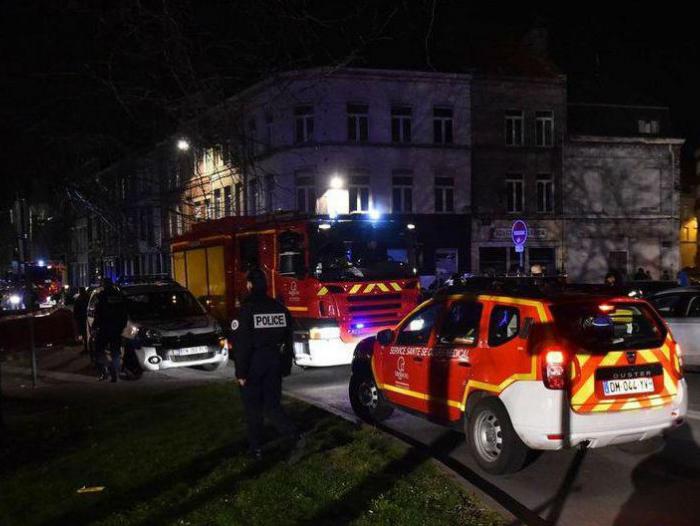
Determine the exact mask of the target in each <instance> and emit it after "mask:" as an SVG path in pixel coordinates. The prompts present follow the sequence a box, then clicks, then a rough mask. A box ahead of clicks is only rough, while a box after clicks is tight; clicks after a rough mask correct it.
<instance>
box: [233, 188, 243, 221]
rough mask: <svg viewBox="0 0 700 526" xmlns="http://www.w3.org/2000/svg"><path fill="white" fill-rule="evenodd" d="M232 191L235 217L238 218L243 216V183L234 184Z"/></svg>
mask: <svg viewBox="0 0 700 526" xmlns="http://www.w3.org/2000/svg"><path fill="white" fill-rule="evenodd" d="M234 189H235V193H234V199H235V200H236V215H237V216H239V215H242V214H243V206H242V205H243V183H236V186H235V187H234Z"/></svg>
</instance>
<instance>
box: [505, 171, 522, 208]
mask: <svg viewBox="0 0 700 526" xmlns="http://www.w3.org/2000/svg"><path fill="white" fill-rule="evenodd" d="M523 187H524V183H523V176H522V175H515V174H511V175H508V177H507V178H506V209H507V210H508V212H522V211H523V208H524V207H523V194H524V192H523Z"/></svg>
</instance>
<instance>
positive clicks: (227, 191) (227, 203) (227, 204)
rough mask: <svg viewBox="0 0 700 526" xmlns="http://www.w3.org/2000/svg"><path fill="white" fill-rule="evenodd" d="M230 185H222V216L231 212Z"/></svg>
mask: <svg viewBox="0 0 700 526" xmlns="http://www.w3.org/2000/svg"><path fill="white" fill-rule="evenodd" d="M232 205H233V203H232V202H231V186H230V185H229V186H225V187H224V216H226V217H228V216H230V215H231V212H232Z"/></svg>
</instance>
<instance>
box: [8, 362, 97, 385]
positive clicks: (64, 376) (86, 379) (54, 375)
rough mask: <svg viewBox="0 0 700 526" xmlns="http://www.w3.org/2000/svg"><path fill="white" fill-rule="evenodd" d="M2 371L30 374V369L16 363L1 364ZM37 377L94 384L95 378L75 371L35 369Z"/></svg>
mask: <svg viewBox="0 0 700 526" xmlns="http://www.w3.org/2000/svg"><path fill="white" fill-rule="evenodd" d="M2 371H3V372H8V373H14V374H28V375H30V376H31V374H32V370H31V369H30V368H28V367H17V366H16V365H6V364H3V365H2ZM37 377H38V378H51V379H53V380H61V381H64V382H79V383H86V384H94V383H95V378H94V377H92V376H85V375H84V374H75V373H62V372H60V371H45V370H38V371H37Z"/></svg>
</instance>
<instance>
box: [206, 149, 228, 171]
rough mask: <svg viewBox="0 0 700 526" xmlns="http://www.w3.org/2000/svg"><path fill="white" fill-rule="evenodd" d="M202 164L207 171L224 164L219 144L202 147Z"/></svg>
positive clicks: (214, 169) (216, 168)
mask: <svg viewBox="0 0 700 526" xmlns="http://www.w3.org/2000/svg"><path fill="white" fill-rule="evenodd" d="M202 165H203V166H202V168H203V170H204V171H205V172H207V173H208V172H214V171H216V170H218V169H219V168H221V167H222V166H223V165H224V158H223V150H222V148H221V146H220V145H216V146H212V147H211V148H205V149H204V152H203V158H202Z"/></svg>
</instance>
